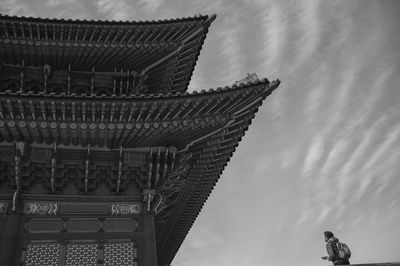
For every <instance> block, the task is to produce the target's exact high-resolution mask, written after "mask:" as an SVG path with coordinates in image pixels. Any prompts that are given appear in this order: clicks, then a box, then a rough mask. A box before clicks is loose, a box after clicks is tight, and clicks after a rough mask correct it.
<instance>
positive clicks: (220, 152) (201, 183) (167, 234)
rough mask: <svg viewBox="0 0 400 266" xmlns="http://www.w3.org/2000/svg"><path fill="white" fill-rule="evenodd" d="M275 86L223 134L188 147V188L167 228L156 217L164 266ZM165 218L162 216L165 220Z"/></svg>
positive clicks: (235, 116)
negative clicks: (190, 159) (189, 165)
mask: <svg viewBox="0 0 400 266" xmlns="http://www.w3.org/2000/svg"><path fill="white" fill-rule="evenodd" d="M271 85H272V86H268V87H269V88H268V89H266V90H263V91H260V92H259V94H258V97H255V99H253V100H251V101H249V102H248V104H247V105H246V106H241V107H239V108H236V109H235V108H233V109H231V110H232V120H231V121H230V122H228V123H226V124H225V125H224V126H222V128H220V130H217V131H215V132H214V134H210V135H208V136H206V137H205V138H200V139H199V140H197V141H195V142H192V143H191V145H189V146H188V147H186V149H185V152H188V153H191V158H193V159H192V165H191V170H189V174H188V176H187V179H186V182H185V186H184V188H183V189H182V190H181V191H180V192H179V196H178V199H177V200H176V201H175V203H174V205H173V206H172V207H171V208H170V210H169V213H168V215H169V216H168V217H169V218H168V220H167V221H166V222H165V223H164V224H162V223H161V224H159V219H157V217H156V224H158V226H159V227H157V239H158V243H157V247H158V261H159V262H160V263H161V265H167V264H170V263H171V262H172V260H173V258H174V257H175V254H176V252H177V251H178V250H179V247H180V246H181V244H182V242H183V240H184V239H185V237H186V235H187V233H188V232H189V230H190V228H191V226H192V225H193V223H194V221H195V220H196V218H197V216H198V215H199V213H200V211H201V209H202V206H203V205H204V203H205V201H206V200H207V198H208V196H209V195H210V193H211V191H212V190H213V187H214V186H215V184H216V183H217V181H218V179H219V178H220V176H221V174H222V171H223V169H224V168H225V166H226V165H227V162H228V161H229V160H230V157H231V156H232V155H233V152H234V151H235V149H236V147H237V145H238V144H239V142H240V140H241V139H242V137H243V136H244V134H245V131H246V130H247V129H248V126H249V125H250V123H251V120H252V118H253V117H254V115H255V113H256V112H257V110H258V108H259V106H261V104H262V101H263V100H264V99H265V98H266V97H267V96H268V95H269V94H270V93H271V92H272V91H273V90H275V89H276V88H277V87H278V86H279V81H276V82H273V83H272V84H271ZM240 86H242V85H240ZM243 100H246V98H244V99H243ZM236 104H237V105H239V104H240V103H239V102H236ZM181 152H183V151H181ZM163 215H164V214H163V213H161V217H162V216H163ZM157 222H158V223H157Z"/></svg>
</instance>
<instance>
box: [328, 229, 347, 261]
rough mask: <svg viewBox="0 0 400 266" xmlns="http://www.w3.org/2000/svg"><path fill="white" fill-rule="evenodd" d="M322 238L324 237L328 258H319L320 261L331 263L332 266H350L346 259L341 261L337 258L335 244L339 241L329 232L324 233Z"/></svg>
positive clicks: (337, 252)
mask: <svg viewBox="0 0 400 266" xmlns="http://www.w3.org/2000/svg"><path fill="white" fill-rule="evenodd" d="M324 236H325V242H326V251H327V252H328V256H324V257H321V259H323V260H329V261H332V262H333V265H350V262H349V260H348V259H343V258H340V257H339V251H338V246H337V243H339V239H338V238H336V237H335V236H334V235H333V233H332V232H330V231H325V232H324Z"/></svg>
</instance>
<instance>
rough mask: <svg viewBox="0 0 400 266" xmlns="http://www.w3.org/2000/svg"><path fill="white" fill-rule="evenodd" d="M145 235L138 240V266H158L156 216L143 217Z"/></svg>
mask: <svg viewBox="0 0 400 266" xmlns="http://www.w3.org/2000/svg"><path fill="white" fill-rule="evenodd" d="M142 226H143V235H142V237H140V238H138V239H137V241H138V243H137V245H138V247H137V250H138V266H144V265H145V266H157V250H156V238H155V228H154V215H144V216H143V225H142Z"/></svg>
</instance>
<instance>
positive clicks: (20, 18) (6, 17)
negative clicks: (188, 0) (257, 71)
mask: <svg viewBox="0 0 400 266" xmlns="http://www.w3.org/2000/svg"><path fill="white" fill-rule="evenodd" d="M208 17H209V16H208V15H201V14H199V15H196V16H192V17H182V18H172V19H159V20H139V21H130V20H118V21H115V20H86V19H58V18H40V17H27V16H10V15H6V14H0V19H1V20H8V21H13V22H18V23H24V22H31V23H56V24H73V25H75V24H76V25H79V24H87V25H91V26H94V25H111V26H113V25H127V26H132V25H153V24H169V23H181V22H187V21H196V20H205V19H207V18H208Z"/></svg>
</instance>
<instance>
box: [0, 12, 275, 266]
mask: <svg viewBox="0 0 400 266" xmlns="http://www.w3.org/2000/svg"><path fill="white" fill-rule="evenodd" d="M214 19H215V16H198V17H193V18H184V19H175V20H164V21H142V22H114V21H112V22H108V21H85V20H74V21H72V20H56V19H40V18H24V17H9V16H0V23H1V26H0V58H1V60H2V62H1V69H0V75H1V77H0V78H1V80H0V83H1V84H0V148H1V149H2V151H6V152H3V154H1V153H0V163H1V164H0V185H1V182H3V180H6V179H7V178H9V179H10V180H9V181H8V180H7V182H8V183H9V184H10V187H9V188H7V189H9V191H12V190H13V189H14V187H15V186H17V185H18V184H17V183H15V182H16V181H13V176H15V175H17V173H16V170H15V169H17V168H18V167H16V165H14V164H15V162H14V161H13V160H11V161H10V159H9V158H12V157H13V156H14V155H15V154H14V153H15V151H14V150H15V149H16V146H15V147H14V146H12V144H11V143H15V142H24V143H28V144H32V145H30V147H29V149H31V150H30V154H29V155H26V156H25V157H24V158H21V162H20V164H21V166H22V167H21V170H20V173H18V174H20V175H21V177H22V183H21V184H20V187H21V191H22V193H25V194H30V193H32V194H35V193H36V192H37V191H34V192H32V191H31V190H34V189H35V186H34V185H33V184H35V181H37V180H35V179H41V182H42V181H43V182H44V183H45V186H43V187H44V190H43V189H42V190H41V191H40V193H36V194H46V193H48V194H51V195H57V196H62V195H64V194H67V193H66V192H68V193H69V192H70V186H69V184H70V183H71V182H72V183H74V182H75V183H77V184H72V185H73V186H75V187H74V188H73V189H72V190H73V193H75V194H73V195H87V196H88V197H90V196H96V195H97V196H98V195H103V194H101V193H104V195H106V196H110V197H112V196H115V197H134V196H136V197H137V196H138V195H142V194H141V193H143V195H146V196H145V198H146V197H147V198H146V199H145V200H146V201H147V203H146V204H148V205H147V207H148V211H150V210H151V211H154V213H155V219H156V220H155V222H156V240H157V252H158V262H159V264H160V265H167V264H170V263H171V261H172V260H173V258H174V256H175V254H176V252H177V251H178V249H179V247H180V245H181V244H182V242H183V240H184V239H185V237H186V234H187V233H188V231H189V230H190V228H191V226H192V224H193V223H194V221H195V219H196V217H197V215H198V214H199V212H200V210H201V208H202V206H203V204H204V203H205V201H206V200H207V198H208V196H209V194H210V193H211V191H212V189H213V187H214V185H215V184H216V182H217V181H218V179H219V177H220V175H221V174H222V171H223V169H224V168H225V166H226V164H227V162H228V161H229V159H230V157H231V156H232V154H233V152H234V151H235V148H236V147H237V145H238V143H239V142H240V140H241V138H242V137H243V136H244V133H245V131H246V130H247V128H248V126H249V125H250V123H251V120H252V119H253V117H254V116H255V113H256V112H257V110H258V107H259V106H261V104H262V101H263V100H264V99H265V98H266V97H267V96H268V95H269V94H270V93H271V92H272V91H273V90H275V89H276V88H277V87H278V86H279V80H277V81H273V82H269V81H268V80H266V79H264V80H258V79H256V76H254V79H251V82H248V83H241V81H239V82H237V83H236V84H235V85H233V86H232V87H225V88H218V89H216V90H213V89H211V90H209V91H205V90H203V91H201V92H193V93H187V92H185V91H186V90H187V86H188V83H189V81H190V77H191V75H192V72H193V69H194V66H195V63H196V60H197V57H198V55H199V52H200V49H201V46H202V44H203V42H204V39H205V36H206V33H207V31H208V27H209V26H210V23H211V22H212V21H213V20H214ZM121 69H122V71H121ZM247 80H249V79H245V80H242V81H245V82H247ZM53 146H54V148H53ZM17 157H18V156H17ZM105 173H106V174H105ZM104 176H106V177H104ZM135 178H136V179H138V180H136V179H135ZM135 180H136V181H137V183H138V186H139V189H140V191H139V192H138V191H133V192H132V193H131V191H129V186H130V184H131V183H132V182H136V181H135ZM13 182H14V183H13ZM102 182H103V183H104V182H105V183H106V184H102ZM3 183H4V182H3ZM103 185H104V186H103ZM43 187H42V188H43ZM104 187H105V188H106V189H103V188H104ZM97 192H99V193H100V194H97ZM146 193H148V194H146ZM151 193H153V194H152V195H153V196H154V198H153V199H152V200H151V199H150V198H151V197H150V194H151ZM51 195H49V196H51Z"/></svg>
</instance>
